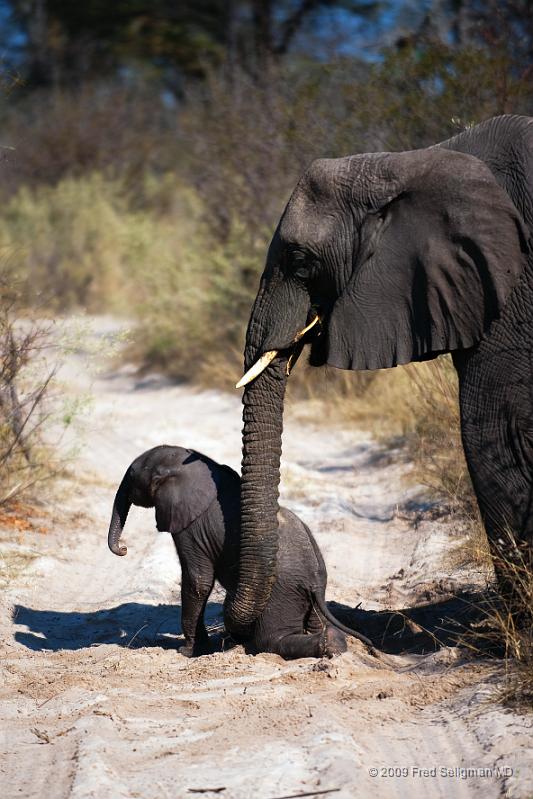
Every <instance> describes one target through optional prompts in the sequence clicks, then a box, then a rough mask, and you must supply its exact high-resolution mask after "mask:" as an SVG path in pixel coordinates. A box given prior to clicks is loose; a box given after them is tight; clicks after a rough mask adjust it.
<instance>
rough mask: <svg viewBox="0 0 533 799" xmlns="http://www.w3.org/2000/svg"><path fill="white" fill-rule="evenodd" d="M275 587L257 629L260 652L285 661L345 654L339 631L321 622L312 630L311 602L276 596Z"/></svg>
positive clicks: (318, 620) (315, 623)
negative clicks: (272, 654)
mask: <svg viewBox="0 0 533 799" xmlns="http://www.w3.org/2000/svg"><path fill="white" fill-rule="evenodd" d="M276 587H277V586H276ZM276 587H275V588H274V591H273V593H272V596H271V598H270V602H269V604H268V605H267V607H266V608H265V611H264V612H263V615H262V616H261V618H260V619H259V620H258V622H257V625H256V630H255V635H254V644H255V646H256V647H257V649H258V650H259V651H260V652H273V653H275V654H277V655H281V657H283V658H285V660H292V659H294V658H321V657H333V656H334V655H340V654H341V653H342V652H346V649H347V646H346V639H345V637H344V634H343V633H342V632H341V631H340V630H337V629H336V628H335V627H333V626H332V625H331V624H329V623H328V622H326V621H323V620H322V619H321V618H318V619H316V620H314V622H313V624H312V628H311V629H310V626H311V625H309V623H308V620H307V619H306V617H307V615H308V611H309V604H308V601H307V600H306V599H303V598H302V597H301V596H300V595H294V596H292V595H291V596H286V595H280V596H277V594H278V593H279V592H277V591H276ZM304 626H305V628H306V629H307V630H309V632H306V631H305V630H304Z"/></svg>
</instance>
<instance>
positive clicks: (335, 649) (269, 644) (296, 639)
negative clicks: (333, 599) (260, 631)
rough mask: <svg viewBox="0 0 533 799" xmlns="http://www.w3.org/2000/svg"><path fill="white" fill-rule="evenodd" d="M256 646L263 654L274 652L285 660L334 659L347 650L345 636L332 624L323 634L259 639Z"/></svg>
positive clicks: (295, 634)
mask: <svg viewBox="0 0 533 799" xmlns="http://www.w3.org/2000/svg"><path fill="white" fill-rule="evenodd" d="M256 646H257V648H258V649H259V650H260V651H261V652H273V653H274V654H276V655H280V656H281V657H282V658H284V659H285V660H294V659H295V658H322V657H334V656H335V655H340V654H342V653H343V652H346V650H347V646H346V639H345V637H344V634H343V633H342V632H341V631H340V630H337V629H336V628H335V627H333V626H332V625H331V624H328V625H326V627H325V629H324V631H323V632H320V633H314V634H313V635H308V634H307V633H288V634H287V635H283V636H282V637H281V638H277V639H274V640H272V639H271V638H270V639H268V640H266V641H265V640H261V638H259V639H258V640H256Z"/></svg>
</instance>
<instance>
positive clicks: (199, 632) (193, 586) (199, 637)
mask: <svg viewBox="0 0 533 799" xmlns="http://www.w3.org/2000/svg"><path fill="white" fill-rule="evenodd" d="M209 566H210V564H209ZM213 584H214V573H213V569H212V567H210V568H208V567H206V568H205V569H204V570H202V574H201V575H200V574H198V573H191V572H190V571H189V570H188V569H187V568H185V569H184V568H183V566H182V577H181V626H182V629H183V634H184V636H185V645H184V646H182V647H180V650H179V651H180V654H182V655H185V657H196V656H198V655H209V654H211V653H212V651H213V649H212V646H211V644H210V641H209V635H208V633H207V630H206V627H205V622H204V612H205V606H206V605H207V600H208V599H209V595H210V593H211V591H212V590H213Z"/></svg>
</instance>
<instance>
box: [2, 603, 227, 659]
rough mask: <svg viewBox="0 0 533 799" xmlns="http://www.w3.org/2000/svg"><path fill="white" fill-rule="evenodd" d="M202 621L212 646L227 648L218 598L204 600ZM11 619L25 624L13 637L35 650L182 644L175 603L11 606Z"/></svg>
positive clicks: (179, 617) (166, 647)
mask: <svg viewBox="0 0 533 799" xmlns="http://www.w3.org/2000/svg"><path fill="white" fill-rule="evenodd" d="M205 620H206V626H207V628H208V630H210V631H211V637H212V639H213V645H214V646H215V649H218V650H222V649H223V648H224V646H225V647H226V648H228V646H227V644H226V645H225V644H224V641H225V638H224V636H223V635H222V629H223V623H222V604H221V603H220V602H209V603H208V605H207V607H206V611H205ZM13 623H14V624H15V625H16V626H23V627H26V629H25V630H20V629H18V630H17V631H16V632H15V635H14V637H15V640H16V641H17V642H18V643H19V644H23V645H24V646H26V647H27V648H28V649H32V650H34V651H36V652H39V651H53V652H57V651H59V650H61V649H69V650H75V649H86V648H88V647H92V646H100V645H102V644H117V645H118V646H124V647H130V648H135V647H145V646H157V647H160V648H162V649H176V648H177V647H178V646H181V645H182V644H183V637H182V635H181V607H180V605H149V604H144V603H142V602H124V603H122V604H121V605H116V606H115V607H110V608H106V609H99V610H95V611H90V612H85V613H83V612H79V611H59V610H36V609H35V608H30V607H26V606H24V605H16V606H15V608H14V610H13Z"/></svg>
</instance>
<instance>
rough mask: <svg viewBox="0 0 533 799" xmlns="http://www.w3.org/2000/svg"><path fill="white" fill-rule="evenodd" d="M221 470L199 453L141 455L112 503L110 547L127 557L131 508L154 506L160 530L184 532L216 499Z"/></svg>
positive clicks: (168, 450) (161, 450)
mask: <svg viewBox="0 0 533 799" xmlns="http://www.w3.org/2000/svg"><path fill="white" fill-rule="evenodd" d="M219 472H220V467H219V466H218V464H216V463H215V462H214V461H211V460H210V459H209V458H207V457H205V456H204V455H201V454H200V453H198V452H195V451H194V450H190V449H183V448H182V447H171V446H167V445H162V446H158V447H154V448H153V449H150V450H148V452H144V453H143V454H142V455H139V457H138V458H136V459H135V460H134V461H133V463H132V464H131V465H130V466H129V467H128V469H127V470H126V473H125V475H124V477H123V478H122V481H121V483H120V486H119V488H118V491H117V493H116V496H115V501H114V503H113V512H112V515H111V522H110V525H109V534H108V539H107V541H108V545H109V549H110V550H111V552H114V554H115V555H126V553H127V551H128V550H127V547H125V546H124V545H121V543H120V537H121V535H122V531H123V529H124V524H125V523H126V518H127V516H128V512H129V509H130V507H131V505H140V506H141V507H143V508H152V507H154V506H155V515H156V523H157V529H158V530H160V531H162V532H163V531H165V532H169V533H179V532H181V531H182V530H185V529H186V528H187V527H189V525H190V524H192V522H193V521H195V520H196V519H197V518H198V517H199V516H201V514H202V513H204V511H205V510H206V509H207V508H208V507H209V505H210V504H211V502H212V501H213V500H214V499H215V497H216V496H217V485H218V480H219Z"/></svg>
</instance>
